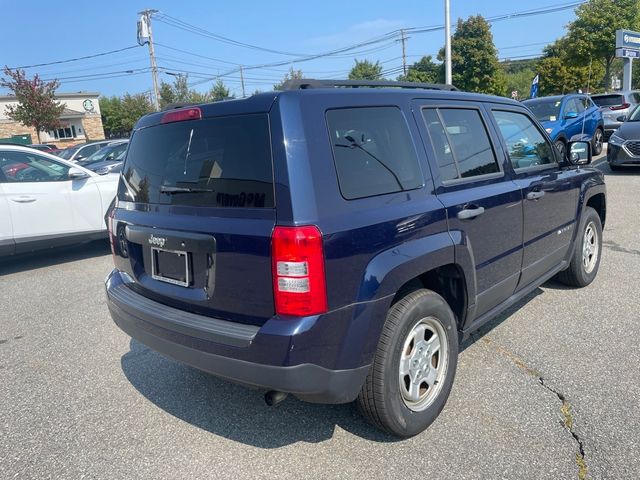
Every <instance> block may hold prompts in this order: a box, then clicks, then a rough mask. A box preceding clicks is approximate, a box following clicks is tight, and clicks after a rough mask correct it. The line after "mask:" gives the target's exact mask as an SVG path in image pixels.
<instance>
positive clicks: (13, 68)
mask: <svg viewBox="0 0 640 480" xmlns="http://www.w3.org/2000/svg"><path fill="white" fill-rule="evenodd" d="M139 46H140V45H131V46H130V47H124V48H119V49H117V50H110V51H108V52H100V53H94V54H93V55H85V56H84V57H76V58H70V59H68V60H58V61H55V62H48V63H35V64H33V65H22V66H20V67H11V70H17V69H21V70H24V69H26V68H34V67H44V66H47V65H58V64H60V63H69V62H77V61H79V60H86V59H87V58H95V57H103V56H105V55H111V54H113V53H118V52H124V51H125V50H131V49H133V48H138V47H139Z"/></svg>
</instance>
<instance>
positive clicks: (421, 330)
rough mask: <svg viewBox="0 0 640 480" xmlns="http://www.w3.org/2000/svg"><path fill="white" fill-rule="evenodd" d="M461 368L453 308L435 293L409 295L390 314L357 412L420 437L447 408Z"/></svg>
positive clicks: (384, 427) (405, 434)
mask: <svg viewBox="0 0 640 480" xmlns="http://www.w3.org/2000/svg"><path fill="white" fill-rule="evenodd" d="M457 363H458V330H457V324H456V319H455V316H454V314H453V312H452V311H451V308H449V305H448V304H447V302H446V301H445V300H444V299H443V298H442V297H441V296H440V295H438V294H437V293H435V292H432V291H430V290H425V289H420V290H416V291H414V292H411V293H409V294H408V295H406V296H405V297H403V298H402V299H401V300H399V301H398V302H397V303H395V304H394V305H393V306H392V307H391V309H390V310H389V312H388V314H387V319H386V321H385V324H384V327H383V329H382V333H381V335H380V341H379V343H378V349H377V351H376V353H375V357H374V360H373V363H372V365H371V369H370V370H369V373H368V374H367V378H366V379H365V382H364V385H363V386H362V390H361V391H360V395H359V396H358V399H357V404H358V408H359V410H360V412H361V413H362V415H363V416H364V417H365V418H366V419H367V420H368V421H369V422H370V423H371V424H373V425H374V426H376V427H378V428H381V429H382V430H385V431H387V432H389V433H391V434H393V435H397V436H399V437H411V436H413V435H416V434H418V433H420V432H422V431H423V430H424V429H426V428H427V427H428V426H429V425H430V424H431V423H432V422H433V421H434V420H435V419H436V417H437V416H438V414H439V413H440V411H441V410H442V409H443V407H444V405H445V403H446V401H447V398H448V397H449V393H450V392H451V386H452V385H453V379H454V377H455V372H456V366H457Z"/></svg>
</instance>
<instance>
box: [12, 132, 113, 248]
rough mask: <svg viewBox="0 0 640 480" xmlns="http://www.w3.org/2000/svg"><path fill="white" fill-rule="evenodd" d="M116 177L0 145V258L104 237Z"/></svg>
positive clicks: (35, 153) (46, 155) (54, 157)
mask: <svg viewBox="0 0 640 480" xmlns="http://www.w3.org/2000/svg"><path fill="white" fill-rule="evenodd" d="M117 183H118V176H116V175H107V176H100V175H97V174H96V173H94V172H91V171H89V170H87V169H85V168H82V167H79V166H77V165H74V164H73V163H71V162H69V161H66V160H63V159H61V158H59V157H56V156H54V155H50V154H47V153H44V152H38V151H36V150H33V149H31V148H28V147H19V146H10V145H0V257H1V256H6V255H13V254H18V253H25V252H30V251H34V250H39V249H44V248H50V247H54V246H58V245H63V244H69V243H76V242H80V241H86V240H92V239H96V238H104V237H106V234H107V231H106V226H105V223H104V215H105V213H106V211H107V208H108V207H109V205H110V204H111V202H112V201H113V199H114V197H115V193H116V188H117Z"/></svg>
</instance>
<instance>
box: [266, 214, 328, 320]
mask: <svg viewBox="0 0 640 480" xmlns="http://www.w3.org/2000/svg"><path fill="white" fill-rule="evenodd" d="M271 259H272V262H273V272H272V273H273V292H274V300H275V306H276V313H277V314H279V315H294V316H298V317H303V316H307V315H318V314H320V313H324V312H326V311H327V286H326V279H325V275H324V253H323V248H322V233H320V230H318V227H316V226H313V225H310V226H305V227H276V228H275V229H274V230H273V236H272V238H271Z"/></svg>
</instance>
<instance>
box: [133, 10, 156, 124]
mask: <svg viewBox="0 0 640 480" xmlns="http://www.w3.org/2000/svg"><path fill="white" fill-rule="evenodd" d="M154 13H158V10H150V9H147V10H143V11H142V12H138V14H139V15H142V16H143V18H144V26H145V27H146V32H144V33H146V34H147V38H148V40H146V43H147V45H149V58H150V60H151V79H152V81H153V106H154V107H155V109H156V112H157V111H159V110H160V93H159V91H158V65H156V53H155V50H154V49H153V33H152V31H151V17H152V16H153V14H154ZM143 31H144V30H143ZM138 35H140V29H138ZM139 41H140V40H138V42H139Z"/></svg>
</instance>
